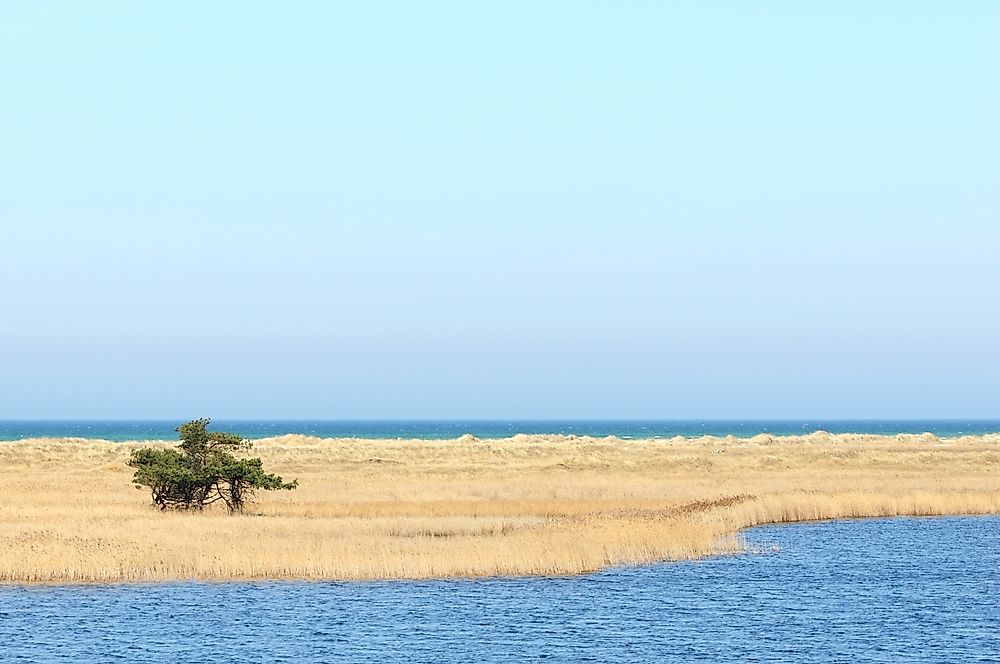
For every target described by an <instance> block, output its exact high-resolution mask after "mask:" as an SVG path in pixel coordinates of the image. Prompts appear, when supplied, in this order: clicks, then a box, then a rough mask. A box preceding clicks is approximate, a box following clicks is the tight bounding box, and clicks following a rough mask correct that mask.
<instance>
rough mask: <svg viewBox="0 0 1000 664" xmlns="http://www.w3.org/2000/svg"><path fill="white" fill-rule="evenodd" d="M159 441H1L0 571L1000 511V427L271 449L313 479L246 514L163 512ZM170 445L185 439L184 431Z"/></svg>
mask: <svg viewBox="0 0 1000 664" xmlns="http://www.w3.org/2000/svg"><path fill="white" fill-rule="evenodd" d="M143 444H144V443H124V444H123V443H110V442H106V441H88V440H79V439H63V440H52V439H40V440H31V441H23V442H3V443H0V581H7V582H11V581H13V582H29V583H31V582H122V581H161V580H179V579H216V580H226V579H262V578H275V579H390V578H430V577H470V576H493V575H560V574H576V573H581V572H588V571H592V570H597V569H601V568H605V567H608V566H615V565H631V564H639V563H647V562H651V561H658V560H670V559H683V558H691V557H697V556H705V555H711V554H715V553H725V552H731V551H735V550H738V549H740V548H741V546H742V544H741V540H740V538H739V536H738V534H737V533H738V532H739V531H740V530H741V529H743V528H746V527H749V526H754V525H758V524H764V523H776V522H788V521H801V520H812V519H830V518H842V517H851V518H853V517H872V516H896V515H943V514H987V513H994V514H995V513H1000V435H990V436H982V437H963V438H957V439H951V440H938V439H937V438H934V437H933V436H926V435H925V436H894V437H881V436H856V435H844V436H830V435H826V434H814V435H810V436H803V437H783V438H771V437H767V436H758V437H756V438H753V439H750V440H737V439H732V438H730V439H716V438H700V439H679V438H678V439H671V440H643V441H622V440H618V439H614V438H607V439H593V438H572V437H563V436H516V437H514V438H512V439H507V440H496V441H477V440H475V439H472V438H469V437H465V438H461V439H458V440H451V441H419V440H413V441H397V440H389V441H386V440H381V441H370V440H356V439H350V440H329V439H326V440H320V439H316V438H307V437H303V436H283V437H280V438H273V439H268V440H263V441H258V442H257V443H256V447H255V454H257V455H259V456H261V457H263V458H264V460H265V462H266V464H267V466H268V467H269V468H272V469H273V470H275V471H276V472H278V473H280V474H282V475H284V476H285V479H292V478H298V479H299V482H300V485H301V486H300V488H299V489H298V490H297V491H293V492H274V493H262V494H260V495H259V497H258V501H257V502H256V503H255V504H254V505H253V506H252V507H251V510H250V511H251V512H252V513H250V514H247V515H244V516H237V517H230V516H228V515H226V514H225V513H224V512H222V511H209V512H205V513H188V514H185V513H181V514H178V513H163V512H159V511H157V510H155V509H153V508H151V507H150V506H149V505H148V494H147V493H145V492H140V491H138V490H136V489H135V488H133V486H132V485H131V484H130V478H131V472H130V469H128V468H126V467H125V460H126V458H127V456H128V452H129V450H131V449H133V448H134V447H136V446H141V445H143ZM171 444H172V443H171Z"/></svg>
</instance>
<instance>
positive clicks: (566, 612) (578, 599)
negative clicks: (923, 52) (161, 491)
mask: <svg viewBox="0 0 1000 664" xmlns="http://www.w3.org/2000/svg"><path fill="white" fill-rule="evenodd" d="M747 537H748V539H749V541H750V542H751V543H752V544H753V545H755V548H757V549H759V550H762V551H769V553H763V554H747V555H741V556H735V557H727V558H717V559H712V560H704V561H699V562H693V563H671V564H663V565H655V566H650V567H643V568H637V569H625V570H614V571H609V572H605V573H601V574H595V575H592V576H587V577H577V578H558V579H490V580H480V581H434V582H418V583H417V582H380V583H288V582H283V583H254V584H246V583H239V584H203V583H185V584H174V585H158V586H154V585H151V586H117V587H115V586H99V587H55V588H53V587H49V588H25V587H14V586H8V587H0V649H2V650H0V660H3V661H25V662H31V661H37V662H50V661H67V662H69V661H74V662H76V661H111V660H120V661H144V662H159V661H163V662H189V661H196V660H201V659H210V660H213V661H218V662H257V661H261V662H263V661H268V662H272V661H278V662H280V661H285V662H300V661H372V662H383V661H406V662H433V661H442V660H445V661H465V662H500V661H503V662H513V661H525V660H544V661H547V662H552V661H568V662H569V661H572V662H577V661H600V662H627V661H634V662H650V661H705V662H718V661H732V662H745V661H753V660H760V661H769V662H829V661H841V662H847V661H866V662H898V661H911V662H945V661H950V662H959V661H960V662H974V661H982V662H986V661H993V662H996V661H1000V595H998V591H1000V565H998V563H1000V547H998V546H997V545H998V544H1000V518H996V517H966V518H946V519H892V520H870V521H853V522H849V521H840V522H827V523H815V524H799V525H794V526H781V527H765V528H759V529H756V530H754V531H752V532H750V533H748V535H747ZM775 548H776V549H777V551H774V549H775ZM771 551H774V552H771Z"/></svg>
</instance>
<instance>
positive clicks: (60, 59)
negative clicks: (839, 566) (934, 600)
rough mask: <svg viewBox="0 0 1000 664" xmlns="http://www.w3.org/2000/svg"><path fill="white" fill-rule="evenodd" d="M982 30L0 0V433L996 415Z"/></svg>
mask: <svg viewBox="0 0 1000 664" xmlns="http://www.w3.org/2000/svg"><path fill="white" fill-rule="evenodd" d="M667 5H670V6H669V7H668V6H667ZM998 34H1000V3H996V2H962V3H946V2H934V3H925V2H878V3H867V2H856V3H850V2H809V3H801V2H755V3H746V2H700V1H699V2H690V3H664V2H629V3H616V2H600V3H593V2H582V1H573V2H511V1H505V2H496V3H470V2H454V3H435V2H426V3H379V2H355V3H329V2H294V3H273V2H270V3H263V2H260V3H257V2H133V1H131V0H129V1H124V0H123V1H121V2H99V1H94V2H86V3H84V2H44V3H43V2H29V1H28V0H9V1H6V2H3V3H2V4H0V85H2V93H0V94H2V98H0V99H2V103H0V136H2V144H0V231H2V233H0V251H2V256H0V418H7V419H9V418H77V417H91V418H105V417H121V418H133V417H135V418H143V417H172V418H184V417H189V416H190V417H195V416H202V415H210V416H213V417H216V418H232V417H246V418H295V417H315V418H410V417H422V418H439V417H446V418H452V417H454V418H477V417H483V418H519V417H538V418H546V417H552V418H559V417H582V418H618V417H624V418H631V417H659V418H729V417H734V418H745V417H760V418H770V417H790V418H795V417H831V418H837V417H862V418H864V417H997V416H1000V120H998V119H1000V39H998V38H997V35H998Z"/></svg>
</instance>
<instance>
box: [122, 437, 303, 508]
mask: <svg viewBox="0 0 1000 664" xmlns="http://www.w3.org/2000/svg"><path fill="white" fill-rule="evenodd" d="M210 421H211V420H208V419H201V420H194V421H192V422H188V423H187V424H183V425H181V426H179V427H177V431H178V432H179V433H180V436H181V442H180V445H178V446H177V448H176V449H156V448H152V447H143V448H142V449H138V450H133V452H132V457H131V458H130V459H129V461H128V465H129V466H131V467H132V468H135V476H134V477H133V478H132V483H133V484H135V485H136V488H137V489H141V488H143V487H148V488H149V489H150V491H152V494H153V504H154V505H157V506H159V508H160V509H163V510H165V509H167V508H168V507H169V508H172V509H185V510H186V509H192V508H195V509H199V510H201V509H204V508H205V505H211V504H212V503H215V502H218V501H220V500H221V501H223V502H224V503H225V504H226V507H227V508H229V513H230V514H232V513H235V512H242V511H243V507H244V505H245V504H246V502H247V501H248V500H250V499H251V498H252V497H253V494H254V491H255V490H257V489H264V490H266V491H272V490H274V489H294V488H295V487H297V486H298V485H299V482H298V480H295V481H294V482H284V481H282V479H281V478H280V477H279V476H277V475H274V474H272V473H265V472H264V466H263V464H262V463H261V460H260V459H243V458H237V457H236V456H234V455H233V452H245V451H248V450H249V449H250V448H251V443H250V441H249V440H246V439H244V438H242V437H240V436H238V435H236V434H234V433H223V432H217V431H206V430H205V429H206V427H207V426H208V424H209V422H210Z"/></svg>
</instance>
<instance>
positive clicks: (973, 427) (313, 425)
mask: <svg viewBox="0 0 1000 664" xmlns="http://www.w3.org/2000/svg"><path fill="white" fill-rule="evenodd" d="M182 423H183V422H182V421H179V420H42V421H15V420H6V421H0V440H20V439H23V438H40V437H60V438H61V437H79V438H102V439H105V440H113V441H123V440H174V439H176V438H177V434H176V432H175V429H176V428H177V426H178V425H179V424H182ZM212 428H214V429H215V430H218V431H233V432H236V433H239V434H241V435H243V436H245V437H247V438H265V437H268V436H280V435H282V434H286V433H300V434H306V435H310V436H319V437H322V438H426V439H448V438H457V437H458V436H461V435H463V434H472V435H474V436H477V437H479V438H506V437H509V436H513V435H515V434H518V433H527V434H532V433H561V434H575V435H578V436H584V435H587V436H598V437H604V436H618V437H619V438H626V439H628V438H657V437H658V438H670V437H673V436H706V435H711V436H727V435H734V436H737V437H750V436H754V435H757V434H759V433H770V434H777V435H791V434H804V433H812V432H813V431H816V430H818V429H822V430H824V431H829V432H830V433H872V434H886V435H895V434H898V433H918V434H919V433H924V432H930V433H933V434H935V435H937V436H940V437H954V436H960V435H963V434H984V433H995V432H1000V420H647V421H643V420H377V421H349V420H259V421H249V420H238V421H233V420H229V421H227V420H218V421H213V423H212Z"/></svg>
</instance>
